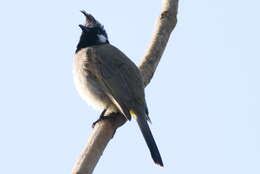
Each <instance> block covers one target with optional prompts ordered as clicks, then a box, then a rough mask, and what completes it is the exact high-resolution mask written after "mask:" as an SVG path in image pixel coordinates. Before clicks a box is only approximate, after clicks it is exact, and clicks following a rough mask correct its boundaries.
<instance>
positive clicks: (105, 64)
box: [93, 44, 146, 120]
mask: <svg viewBox="0 0 260 174" xmlns="http://www.w3.org/2000/svg"><path fill="white" fill-rule="evenodd" d="M93 49H94V54H95V59H96V68H97V69H96V74H97V78H98V80H99V81H100V84H102V86H103V88H104V91H105V92H106V94H107V96H108V97H110V99H111V101H112V102H113V103H114V104H115V105H116V106H117V108H118V109H119V110H120V111H121V112H122V113H123V114H124V115H125V116H126V118H127V119H129V120H130V119H131V116H130V113H129V111H130V110H131V109H133V110H135V111H138V112H142V113H143V111H144V110H145V109H146V103H145V98H144V85H143V79H142V76H141V73H140V71H139V69H138V68H137V67H136V65H135V64H134V63H133V62H132V61H131V60H130V59H129V58H128V57H127V56H126V55H124V54H123V53H122V52H121V51H120V50H118V49H117V48H115V47H114V46H112V45H110V44H106V45H101V46H96V47H93Z"/></svg>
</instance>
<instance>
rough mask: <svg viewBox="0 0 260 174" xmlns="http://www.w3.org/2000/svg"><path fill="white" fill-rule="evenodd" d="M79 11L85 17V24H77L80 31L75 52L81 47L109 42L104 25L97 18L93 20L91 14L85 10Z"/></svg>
mask: <svg viewBox="0 0 260 174" xmlns="http://www.w3.org/2000/svg"><path fill="white" fill-rule="evenodd" d="M81 12H82V13H83V14H84V15H85V17H86V24H85V25H79V27H80V28H81V30H82V33H81V36H80V40H79V43H78V45H77V50H76V52H78V51H79V50H80V49H82V48H86V47H90V46H94V45H101V44H107V43H109V41H108V37H107V33H106V31H105V29H104V27H103V26H102V25H101V24H100V23H99V22H98V21H97V20H95V18H94V17H93V16H92V15H90V14H88V13H86V12H85V11H81Z"/></svg>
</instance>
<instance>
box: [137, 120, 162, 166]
mask: <svg viewBox="0 0 260 174" xmlns="http://www.w3.org/2000/svg"><path fill="white" fill-rule="evenodd" d="M137 123H138V125H139V128H140V129H141V132H142V134H143V137H144V139H145V142H146V144H147V146H148V148H149V150H150V153H151V156H152V158H153V161H154V162H155V164H158V165H160V166H161V167H163V162H162V158H161V155H160V152H159V150H158V147H157V145H156V143H155V140H154V138H153V135H152V132H151V130H150V128H149V125H148V123H147V121H146V120H145V119H144V118H140V117H137Z"/></svg>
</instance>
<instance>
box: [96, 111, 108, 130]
mask: <svg viewBox="0 0 260 174" xmlns="http://www.w3.org/2000/svg"><path fill="white" fill-rule="evenodd" d="M106 111H107V109H104V110H103V111H102V112H101V114H100V116H99V118H98V119H97V120H96V121H95V122H94V123H92V128H94V127H95V125H96V124H97V123H98V122H100V121H101V120H103V119H105V118H106V117H105V113H106Z"/></svg>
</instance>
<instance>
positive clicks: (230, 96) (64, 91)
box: [0, 0, 260, 174]
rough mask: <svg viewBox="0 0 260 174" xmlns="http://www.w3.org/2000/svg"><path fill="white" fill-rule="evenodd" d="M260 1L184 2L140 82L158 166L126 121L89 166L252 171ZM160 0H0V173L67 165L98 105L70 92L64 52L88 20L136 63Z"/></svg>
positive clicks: (259, 148)
mask: <svg viewBox="0 0 260 174" xmlns="http://www.w3.org/2000/svg"><path fill="white" fill-rule="evenodd" d="M259 5H260V3H259V2H258V1H254V0H249V1H242V0H229V1H225V0H219V1H210V0H197V1H186V0H183V1H181V2H180V6H179V7H180V8H179V14H178V24H177V26H176V28H175V30H174V32H173V34H172V36H171V38H170V40H169V43H168V46H167V49H166V50H165V52H164V55H163V57H162V60H161V62H160V64H159V67H158V69H157V71H156V73H155V76H154V78H153V80H152V82H151V83H150V85H149V86H148V87H147V88H146V99H147V103H148V107H149V111H150V117H151V119H152V122H153V124H152V126H151V129H152V131H153V134H154V137H155V139H156V141H157V144H158V146H159V149H160V151H161V155H162V157H163V160H164V163H165V168H160V167H158V166H156V165H154V164H153V162H152V160H151V158H150V155H149V151H148V149H147V147H146V144H145V142H144V140H143V138H142V136H141V133H140V131H139V130H138V128H137V124H136V123H135V122H134V121H132V122H129V123H127V124H125V125H124V126H123V127H122V128H120V129H119V130H118V131H117V133H116V135H115V137H114V139H113V140H112V141H111V142H110V144H109V145H108V147H107V148H106V150H105V152H104V154H103V156H102V158H101V160H100V162H99V163H98V165H97V167H96V169H95V172H94V173H96V174H99V173H113V174H119V173H122V172H123V173H124V174H132V173H149V174H157V173H160V174H163V173H165V174H175V173H176V174H191V173H192V174H209V173H210V174H220V173H221V174H233V173H235V174H259V173H260V117H259V116H260V90H259V89H260V77H259V76H260V68H259V67H260V49H259V45H260V43H259V42H260V34H259V31H260V23H259V17H260V12H259ZM160 8H161V2H160V1H155V0H154V1H151V0H143V1H138V0H131V1H120V0H112V1H100V0H96V1H87V0H85V1H83V0H82V1H80V0H77V1H61V0H56V1H52V0H44V1H43V0H41V1H33V0H23V1H17V0H16V1H15V0H9V1H1V2H0V21H1V27H0V31H1V32H0V38H1V39H0V48H1V52H0V59H1V63H0V79H1V85H0V89H1V90H0V106H1V109H0V164H1V165H0V173H4V174H15V173H21V174H35V173H37V174H46V173H57V174H66V173H67V174H69V173H70V172H71V170H72V168H73V166H74V162H75V160H76V159H77V157H78V156H79V154H80V152H81V150H82V148H83V147H84V145H85V143H86V141H87V139H88V136H89V134H90V132H91V124H92V122H93V121H95V120H96V119H97V117H98V115H99V114H100V113H99V112H97V111H95V110H93V109H92V108H90V107H89V106H88V105H87V104H86V103H84V101H83V100H82V99H81V98H80V97H79V96H78V94H77V92H76V90H75V88H74V84H73V79H72V61H73V55H74V51H75V47H76V44H77V42H78V39H79V36H80V29H79V27H78V24H80V23H83V22H84V17H83V15H82V14H81V13H80V12H79V11H80V10H81V9H85V10H86V11H88V12H90V13H92V14H93V15H94V16H95V17H96V18H97V19H98V20H99V21H100V22H101V23H102V24H104V26H105V28H106V30H107V33H108V35H109V39H110V42H111V43H112V44H113V45H115V46H117V47H118V48H119V49H121V50H122V51H123V52H124V53H125V54H127V55H128V56H129V57H130V58H131V59H132V60H133V61H134V62H136V63H139V61H140V59H141V57H142V56H143V54H144V51H145V49H146V47H147V44H148V42H149V39H150V37H151V33H152V31H153V26H154V23H155V19H156V17H157V16H158V14H159V11H160Z"/></svg>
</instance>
